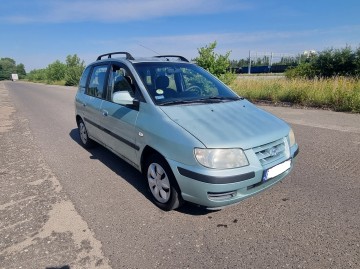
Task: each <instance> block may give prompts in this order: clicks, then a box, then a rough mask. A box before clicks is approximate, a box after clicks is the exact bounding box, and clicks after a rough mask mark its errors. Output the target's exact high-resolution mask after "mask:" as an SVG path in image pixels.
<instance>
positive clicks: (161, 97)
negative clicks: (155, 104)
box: [155, 95, 165, 100]
mask: <svg viewBox="0 0 360 269" xmlns="http://www.w3.org/2000/svg"><path fill="white" fill-rule="evenodd" d="M164 98H165V97H164V95H160V96H155V99H156V100H160V99H164Z"/></svg>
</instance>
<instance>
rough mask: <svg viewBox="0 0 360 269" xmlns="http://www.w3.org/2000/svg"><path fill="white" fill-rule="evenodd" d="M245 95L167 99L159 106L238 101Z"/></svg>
mask: <svg viewBox="0 0 360 269" xmlns="http://www.w3.org/2000/svg"><path fill="white" fill-rule="evenodd" d="M243 99H244V98H243V97H237V96H232V97H224V96H212V97H206V98H198V99H191V100H171V101H166V102H162V103H160V104H158V105H159V106H168V105H182V104H192V103H219V102H223V101H237V100H243Z"/></svg>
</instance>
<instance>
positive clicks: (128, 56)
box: [96, 51, 135, 61]
mask: <svg viewBox="0 0 360 269" xmlns="http://www.w3.org/2000/svg"><path fill="white" fill-rule="evenodd" d="M115 54H124V55H126V59H127V60H135V59H134V57H132V55H131V54H130V53H128V52H122V51H119V52H110V53H105V54H102V55H100V56H98V57H97V59H96V61H99V60H101V58H102V57H104V56H108V59H110V58H111V55H115Z"/></svg>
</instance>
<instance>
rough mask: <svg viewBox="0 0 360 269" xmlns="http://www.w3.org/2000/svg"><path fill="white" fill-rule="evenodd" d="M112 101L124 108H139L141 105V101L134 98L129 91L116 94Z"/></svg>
mask: <svg viewBox="0 0 360 269" xmlns="http://www.w3.org/2000/svg"><path fill="white" fill-rule="evenodd" d="M111 99H112V101H113V102H114V103H116V104H119V105H123V106H134V107H135V108H138V107H139V104H140V102H139V100H137V99H135V98H133V97H132V96H131V95H130V93H129V92H128V91H118V92H114V93H113V95H112V98H111Z"/></svg>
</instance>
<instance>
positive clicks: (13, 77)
mask: <svg viewBox="0 0 360 269" xmlns="http://www.w3.org/2000/svg"><path fill="white" fill-rule="evenodd" d="M10 79H11V80H12V81H17V80H19V76H18V74H11V76H10Z"/></svg>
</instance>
